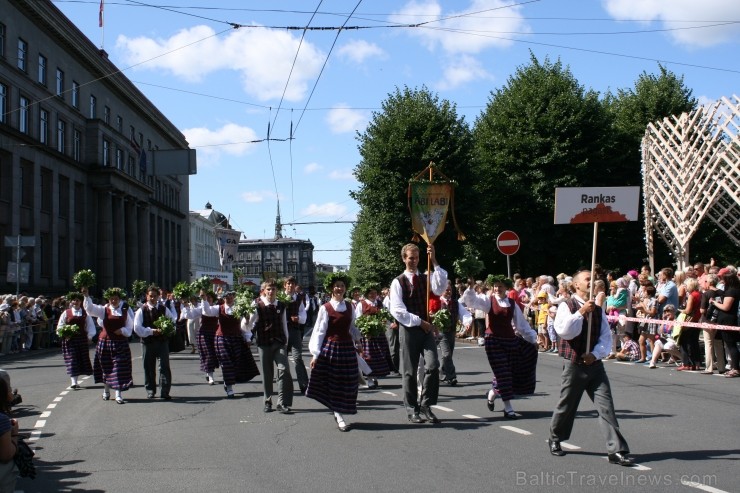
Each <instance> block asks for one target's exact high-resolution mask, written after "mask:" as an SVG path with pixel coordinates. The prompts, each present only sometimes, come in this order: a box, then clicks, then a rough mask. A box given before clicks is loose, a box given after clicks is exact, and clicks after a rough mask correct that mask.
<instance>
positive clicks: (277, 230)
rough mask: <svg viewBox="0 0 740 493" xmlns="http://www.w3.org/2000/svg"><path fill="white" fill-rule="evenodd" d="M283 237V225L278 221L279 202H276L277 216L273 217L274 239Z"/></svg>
mask: <svg viewBox="0 0 740 493" xmlns="http://www.w3.org/2000/svg"><path fill="white" fill-rule="evenodd" d="M282 237H283V225H282V223H281V222H280V202H278V203H277V217H276V218H275V239H276V240H279V239H280V238H282Z"/></svg>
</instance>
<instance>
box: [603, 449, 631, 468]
mask: <svg viewBox="0 0 740 493" xmlns="http://www.w3.org/2000/svg"><path fill="white" fill-rule="evenodd" d="M608 457H609V463H610V464H619V465H620V466H626V467H631V466H634V465H635V460H634V459H633V458H632V457H630V456H629V455H627V452H617V453H616V454H609V456H608Z"/></svg>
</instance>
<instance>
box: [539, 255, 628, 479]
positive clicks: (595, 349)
mask: <svg viewBox="0 0 740 493" xmlns="http://www.w3.org/2000/svg"><path fill="white" fill-rule="evenodd" d="M590 285H591V272H590V271H588V270H581V271H579V272H577V273H576V274H575V275H574V276H573V283H572V286H573V288H574V289H575V294H574V296H573V297H571V298H570V299H569V300H568V301H566V302H564V303H561V304H560V305H559V306H558V313H557V316H556V317H555V332H557V334H558V336H559V353H560V356H562V357H563V358H565V360H566V361H565V363H564V365H563V374H562V386H561V387H560V400H559V401H558V405H557V407H556V408H555V411H554V412H553V414H552V421H551V422H550V438H549V439H548V440H547V442H548V444H549V446H550V453H551V454H552V455H556V456H562V455H565V452H564V451H563V449H562V448H561V447H560V442H561V441H563V440H567V439H568V438H570V433H571V430H572V429H573V421H574V420H575V418H576V411H578V403H579V402H580V401H581V396H582V395H583V393H584V392H586V393H588V396H589V397H590V398H591V400H592V401H593V403H594V405H595V406H596V411H597V412H598V414H599V423H600V424H601V427H602V429H603V430H604V431H605V432H606V449H607V452H608V458H609V462H611V463H612V464H619V465H621V466H632V465H633V464H634V461H633V460H632V458H631V457H629V455H628V454H629V446H628V445H627V442H626V441H625V439H624V437H623V436H622V433H621V432H620V431H619V424H618V423H617V417H616V416H615V414H614V401H613V400H612V391H611V386H610V385H609V378H608V377H607V376H606V370H605V369H604V364H603V363H602V361H601V360H602V359H603V358H606V357H607V356H608V355H609V351H610V350H611V344H612V334H611V330H610V329H609V323H608V322H607V319H606V316H604V313H603V311H602V310H601V308H600V307H598V306H597V305H596V303H594V301H593V300H589V301H586V300H588V299H589V293H590V291H589V287H590ZM589 318H592V320H591V327H590V329H591V341H590V342H591V345H590V347H588V345H587V337H588V331H589Z"/></svg>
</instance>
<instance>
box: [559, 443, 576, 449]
mask: <svg viewBox="0 0 740 493" xmlns="http://www.w3.org/2000/svg"><path fill="white" fill-rule="evenodd" d="M560 446H561V447H563V448H564V449H568V450H581V447H579V446H578V445H573V444H570V443H568V442H560Z"/></svg>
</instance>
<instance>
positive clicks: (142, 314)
mask: <svg viewBox="0 0 740 493" xmlns="http://www.w3.org/2000/svg"><path fill="white" fill-rule="evenodd" d="M162 315H165V316H167V317H169V318H170V319H171V320H172V321H173V322H175V321H176V320H177V315H175V312H174V311H171V310H169V309H168V308H167V307H166V306H165V305H164V303H162V302H160V299H159V288H158V287H156V286H150V287H149V289H148V291H147V293H146V303H145V304H144V305H142V306H141V308H139V309H138V310H137V311H136V315H135V316H134V332H136V335H138V336H139V337H141V343H142V345H143V355H142V359H143V361H144V388H146V396H147V398H148V399H154V396H155V394H156V393H157V358H159V383H160V387H161V390H160V392H161V394H160V395H161V397H162V399H165V400H170V399H171V397H170V387H171V386H172V372H171V371H170V343H169V340H168V339H167V338H166V337H165V336H163V335H162V334H161V333H160V331H159V329H157V328H155V327H154V321H155V320H157V319H158V318H159V317H161V316H162Z"/></svg>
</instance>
